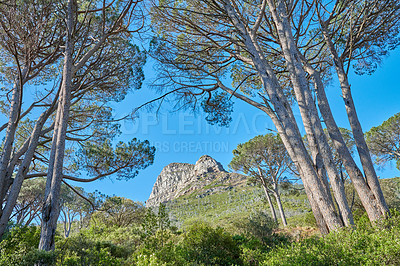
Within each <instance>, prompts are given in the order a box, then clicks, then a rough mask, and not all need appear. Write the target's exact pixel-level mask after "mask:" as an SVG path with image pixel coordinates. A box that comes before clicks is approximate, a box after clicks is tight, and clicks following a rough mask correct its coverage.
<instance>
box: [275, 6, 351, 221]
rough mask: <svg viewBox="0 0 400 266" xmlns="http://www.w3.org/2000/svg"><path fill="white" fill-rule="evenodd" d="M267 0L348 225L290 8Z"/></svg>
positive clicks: (303, 109)
mask: <svg viewBox="0 0 400 266" xmlns="http://www.w3.org/2000/svg"><path fill="white" fill-rule="evenodd" d="M267 2H268V5H269V7H270V11H271V13H272V17H273V19H274V22H275V25H276V28H277V32H278V36H279V40H280V45H281V48H282V51H283V55H284V57H285V61H286V65H287V67H288V70H289V73H290V78H291V81H292V84H293V88H294V91H295V95H296V99H297V102H298V105H299V109H300V114H301V116H302V120H303V124H304V128H305V130H306V133H307V137H308V140H309V144H312V145H315V144H317V145H318V147H311V145H310V147H311V149H312V150H318V151H319V153H320V154H321V156H322V158H323V163H324V165H325V169H326V171H327V174H328V176H329V178H330V181H331V185H332V188H333V192H334V195H335V198H336V201H337V202H338V207H339V209H340V212H341V213H342V216H343V218H344V224H345V225H346V226H350V225H353V224H354V221H353V216H352V213H351V210H350V207H349V204H348V202H347V199H346V194H345V190H344V184H343V182H342V180H341V179H340V177H339V173H338V171H337V169H336V166H335V164H334V161H333V155H332V151H331V149H330V147H329V145H328V141H327V139H326V136H325V134H324V132H323V128H322V124H321V121H320V119H319V114H318V111H317V108H316V106H315V103H314V101H313V98H312V94H311V91H310V88H309V83H308V81H307V79H306V72H305V71H304V69H303V67H302V64H301V61H300V59H299V56H298V50H297V46H296V43H295V41H294V38H293V35H292V32H291V26H290V22H289V21H288V20H287V14H286V8H285V6H284V4H283V1H277V2H278V3H276V4H275V1H272V0H269V1H267ZM329 194H330V192H329Z"/></svg>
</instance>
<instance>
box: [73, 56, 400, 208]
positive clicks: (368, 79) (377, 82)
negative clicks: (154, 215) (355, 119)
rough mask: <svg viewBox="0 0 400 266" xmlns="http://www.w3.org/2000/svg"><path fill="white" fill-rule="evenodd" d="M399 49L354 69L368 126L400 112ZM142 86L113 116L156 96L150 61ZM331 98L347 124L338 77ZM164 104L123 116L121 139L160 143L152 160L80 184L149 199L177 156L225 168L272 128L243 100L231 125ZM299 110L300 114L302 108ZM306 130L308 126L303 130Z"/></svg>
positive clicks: (393, 172)
mask: <svg viewBox="0 0 400 266" xmlns="http://www.w3.org/2000/svg"><path fill="white" fill-rule="evenodd" d="M399 62H400V49H397V50H396V51H393V52H392V53H391V55H390V56H389V57H388V58H386V59H385V60H384V61H383V64H382V66H381V67H380V68H379V69H378V70H377V71H376V72H375V73H374V74H372V75H370V76H367V75H364V76H357V75H355V74H351V75H350V82H351V84H352V91H353V97H354V100H355V103H356V107H357V111H358V115H359V119H360V121H361V124H362V126H363V129H364V131H368V130H369V129H370V128H371V127H373V126H378V125H380V124H381V123H382V122H383V121H385V120H386V119H388V118H389V117H390V116H392V115H394V114H395V113H398V112H400V104H399V103H400V82H399V81H398V80H399V76H400V65H399ZM145 75H146V80H145V84H144V86H143V88H142V89H141V90H139V91H135V92H134V93H132V94H130V95H129V96H128V97H127V98H126V99H125V100H124V102H123V103H119V104H116V105H115V106H114V107H115V110H116V113H115V116H116V117H122V116H123V115H125V114H128V113H129V112H130V111H131V110H132V109H133V108H135V107H136V106H138V105H140V104H142V103H143V102H146V101H147V100H150V99H152V98H153V97H154V96H155V95H156V94H155V92H154V91H152V90H151V89H150V88H149V86H148V85H149V83H150V80H151V78H152V77H154V72H153V70H152V67H151V65H147V67H146V70H145ZM327 94H328V98H329V100H330V104H331V107H332V111H333V113H334V116H335V119H336V120H337V123H338V124H339V126H341V127H345V128H349V124H348V120H347V116H346V112H345V109H344V104H343V100H342V98H341V92H340V88H339V86H338V84H337V83H333V84H331V85H330V86H329V87H328V88H327ZM168 107H169V105H168V104H166V105H165V106H164V108H162V110H161V111H160V113H159V115H158V116H156V115H155V114H154V113H153V112H150V113H146V112H141V113H140V116H139V118H138V119H136V121H135V122H134V123H132V122H123V123H122V126H121V129H122V135H121V139H122V140H129V139H132V138H134V137H136V138H138V139H141V140H144V139H147V140H149V141H150V143H151V144H152V145H155V146H156V148H157V151H156V156H155V161H154V164H153V165H151V166H149V167H148V168H147V169H145V170H142V171H141V172H140V173H139V175H138V176H137V177H135V178H134V179H132V180H129V181H112V180H111V179H104V180H99V181H96V182H92V183H89V184H79V183H76V184H74V185H79V186H82V187H84V188H85V189H86V190H87V191H89V192H92V191H94V190H95V189H97V190H99V191H100V192H102V193H105V194H108V195H113V194H115V195H118V196H123V197H127V198H130V199H133V200H139V201H145V200H147V198H148V197H149V195H150V193H151V190H152V187H153V184H154V182H155V181H156V179H157V176H158V175H159V173H160V172H161V170H162V169H163V167H164V166H166V165H167V164H169V163H173V162H181V163H192V164H194V163H195V162H196V161H197V160H198V158H199V157H200V156H201V155H204V154H208V155H210V156H212V157H213V158H215V159H216V160H217V161H219V162H221V163H222V165H223V166H224V167H225V169H228V164H229V162H230V161H231V159H232V150H233V149H234V148H235V147H236V146H237V144H239V143H242V142H245V141H247V140H249V139H251V138H252V137H254V136H256V135H260V134H266V133H268V132H270V130H274V126H273V124H272V122H271V120H270V119H269V118H268V116H266V115H265V114H264V113H263V112H261V111H259V110H258V109H256V108H254V107H251V106H249V105H247V104H245V103H242V102H239V101H236V102H235V104H234V113H233V115H232V118H233V120H232V123H231V125H230V127H229V128H220V127H218V126H211V125H209V124H207V122H206V121H205V119H204V114H202V113H199V114H192V113H190V112H169V111H170V110H171V109H172V108H168ZM295 113H296V114H297V115H298V116H299V112H298V110H295ZM303 133H304V132H303ZM378 175H379V176H380V177H381V178H390V177H394V176H400V171H398V170H397V169H396V168H395V167H394V165H392V166H391V165H387V166H386V167H385V169H383V170H378Z"/></svg>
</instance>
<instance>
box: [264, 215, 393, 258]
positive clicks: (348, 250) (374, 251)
mask: <svg viewBox="0 0 400 266" xmlns="http://www.w3.org/2000/svg"><path fill="white" fill-rule="evenodd" d="M392 212H393V213H394V214H395V215H394V217H393V218H392V219H390V220H389V221H386V222H384V223H385V224H386V226H382V225H381V226H376V227H371V226H370V224H369V223H365V222H364V221H366V220H368V219H362V220H360V221H359V222H358V224H357V227H356V229H349V228H347V229H342V230H339V231H337V232H333V233H331V234H329V235H328V236H326V237H324V238H318V237H311V238H308V239H304V240H302V241H300V242H293V243H291V244H289V245H284V246H281V247H278V248H275V249H273V250H271V252H269V253H268V256H266V257H265V260H264V262H263V263H262V264H261V265H398V264H399V263H400V249H399V248H398V245H399V241H400V220H399V217H398V212H396V211H392ZM388 224H390V225H391V227H388V226H387V225H388ZM384 228H386V229H384Z"/></svg>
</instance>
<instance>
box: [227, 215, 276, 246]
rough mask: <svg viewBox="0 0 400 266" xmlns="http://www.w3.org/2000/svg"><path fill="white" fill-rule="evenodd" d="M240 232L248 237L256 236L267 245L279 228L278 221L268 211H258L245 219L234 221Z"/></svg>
mask: <svg viewBox="0 0 400 266" xmlns="http://www.w3.org/2000/svg"><path fill="white" fill-rule="evenodd" d="M234 225H235V227H236V228H237V232H238V233H239V234H243V235H245V236H247V237H254V238H256V239H258V240H259V241H261V242H262V243H263V244H265V245H267V244H268V243H269V242H270V241H269V239H270V237H271V236H272V234H273V230H274V229H276V228H277V226H278V225H277V223H276V222H275V221H274V220H273V219H272V218H271V217H270V216H269V215H267V214H266V213H264V212H256V213H253V214H251V215H250V216H249V217H246V218H244V219H238V220H236V221H234Z"/></svg>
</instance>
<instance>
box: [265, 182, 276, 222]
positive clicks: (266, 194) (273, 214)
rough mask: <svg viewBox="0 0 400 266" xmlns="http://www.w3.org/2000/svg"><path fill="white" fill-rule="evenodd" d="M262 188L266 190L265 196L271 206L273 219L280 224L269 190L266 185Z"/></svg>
mask: <svg viewBox="0 0 400 266" xmlns="http://www.w3.org/2000/svg"><path fill="white" fill-rule="evenodd" d="M262 187H263V189H264V194H265V197H266V198H267V201H268V204H269V208H270V209H271V215H272V218H273V219H274V221H275V222H276V223H278V218H276V213H275V208H274V205H273V204H272V200H271V197H270V195H269V193H268V190H267V188H266V187H265V186H264V185H263V186H262Z"/></svg>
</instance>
